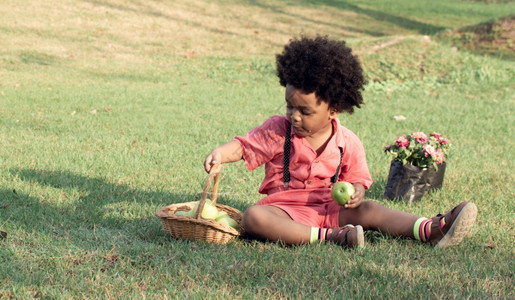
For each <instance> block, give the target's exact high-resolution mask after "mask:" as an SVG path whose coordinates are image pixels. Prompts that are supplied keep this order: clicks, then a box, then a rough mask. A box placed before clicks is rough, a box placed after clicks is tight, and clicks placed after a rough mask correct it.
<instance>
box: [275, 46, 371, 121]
mask: <svg viewBox="0 0 515 300" xmlns="http://www.w3.org/2000/svg"><path fill="white" fill-rule="evenodd" d="M276 63H277V76H278V77H279V82H280V84H281V85H282V86H286V85H287V84H290V85H292V86H294V87H295V88H297V89H300V90H302V91H303V92H304V93H306V94H310V93H313V92H314V93H315V95H316V96H317V97H318V98H319V99H320V100H321V101H324V102H327V103H328V104H329V107H330V108H332V109H334V110H336V111H338V112H342V111H346V112H348V113H349V114H352V113H353V112H354V106H356V107H357V108H360V105H361V104H362V103H363V97H362V95H361V91H362V90H363V86H364V85H365V84H366V80H365V78H364V76H363V69H362V67H361V64H360V62H359V60H358V58H357V56H355V55H353V54H352V50H351V49H350V48H349V47H347V46H346V45H345V42H344V41H334V40H329V39H328V38H327V37H326V36H317V37H315V38H308V37H305V36H302V37H300V38H293V39H291V40H290V41H289V43H288V44H286V45H285V46H284V49H283V52H282V53H281V54H278V55H277V56H276Z"/></svg>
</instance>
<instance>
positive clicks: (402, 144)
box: [395, 135, 409, 148]
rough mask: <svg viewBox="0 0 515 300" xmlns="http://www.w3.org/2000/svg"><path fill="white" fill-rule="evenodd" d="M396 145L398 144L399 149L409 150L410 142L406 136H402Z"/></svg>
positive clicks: (396, 141)
mask: <svg viewBox="0 0 515 300" xmlns="http://www.w3.org/2000/svg"><path fill="white" fill-rule="evenodd" d="M395 144H397V146H398V147H399V148H408V146H409V140H408V138H406V136H405V135H402V136H400V137H398V138H397V139H396V140H395Z"/></svg>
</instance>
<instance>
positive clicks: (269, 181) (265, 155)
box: [235, 116, 372, 195]
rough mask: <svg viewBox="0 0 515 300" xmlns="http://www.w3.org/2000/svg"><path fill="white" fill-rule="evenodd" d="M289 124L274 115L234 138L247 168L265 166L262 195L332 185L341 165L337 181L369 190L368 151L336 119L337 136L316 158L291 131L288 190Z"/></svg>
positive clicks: (308, 147)
mask: <svg viewBox="0 0 515 300" xmlns="http://www.w3.org/2000/svg"><path fill="white" fill-rule="evenodd" d="M287 124H288V121H287V119H286V117H284V116H273V117H271V118H270V119H268V120H266V121H265V122H264V123H263V124H262V125H260V126H258V127H256V128H254V129H252V130H251V131H250V132H248V133H247V134H246V135H245V136H243V137H235V140H237V141H238V142H240V144H241V146H242V148H243V159H244V161H245V165H246V167H247V168H248V169H249V170H250V171H252V170H254V169H256V168H257V167H259V166H261V165H263V164H264V165H265V178H264V179H263V183H262V184H261V187H260V188H259V192H260V193H262V194H267V195H271V194H274V193H277V192H280V191H285V190H302V189H303V190H311V191H312V190H313V189H324V188H328V187H330V186H331V177H332V176H334V174H335V173H336V169H337V167H338V165H339V163H340V150H339V148H341V149H342V150H343V158H342V165H341V169H340V174H339V177H338V181H348V182H351V183H361V184H362V185H363V186H364V187H365V188H366V189H368V188H369V187H370V185H371V184H372V178H371V176H370V173H369V171H368V166H367V162H366V157H365V151H364V149H363V145H362V144H361V141H360V140H359V138H358V137H357V136H356V135H355V134H354V133H353V132H352V131H350V130H349V129H347V128H345V127H343V126H342V125H341V124H340V121H339V120H338V118H335V119H333V126H334V128H335V131H334V134H333V136H332V137H331V139H330V140H329V142H328V144H327V146H326V148H325V149H324V151H323V152H322V153H321V154H320V155H317V153H316V152H315V150H313V148H312V147H311V145H310V144H309V143H308V142H307V141H306V140H305V139H304V138H303V137H300V136H298V135H296V134H295V133H294V131H293V129H292V128H289V130H291V131H292V135H291V137H292V138H291V145H292V147H291V151H290V177H291V181H290V183H289V185H288V187H284V183H283V153H284V141H285V135H286V130H287Z"/></svg>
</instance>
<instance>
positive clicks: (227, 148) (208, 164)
mask: <svg viewBox="0 0 515 300" xmlns="http://www.w3.org/2000/svg"><path fill="white" fill-rule="evenodd" d="M242 158H243V149H242V147H241V144H240V143H239V142H238V141H235V140H232V141H230V142H228V143H225V144H223V145H222V146H220V147H217V148H215V149H214V150H213V151H211V153H209V155H208V156H207V157H206V159H205V160H204V169H205V170H206V172H208V173H209V171H211V168H212V167H213V166H214V165H216V164H223V163H228V162H235V161H239V160H241V159H242ZM219 168H220V167H219ZM216 172H220V170H216Z"/></svg>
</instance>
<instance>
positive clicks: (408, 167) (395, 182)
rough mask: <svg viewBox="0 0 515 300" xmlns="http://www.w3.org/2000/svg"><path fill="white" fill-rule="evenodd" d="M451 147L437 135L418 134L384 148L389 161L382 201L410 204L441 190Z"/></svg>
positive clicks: (445, 139)
mask: <svg viewBox="0 0 515 300" xmlns="http://www.w3.org/2000/svg"><path fill="white" fill-rule="evenodd" d="M450 146H451V144H450V142H449V140H448V139H447V138H444V137H443V136H442V135H441V134H439V133H436V132H433V133H431V134H430V135H429V136H428V135H426V134H425V133H424V132H421V131H417V132H413V133H412V134H410V135H402V136H399V137H398V138H397V139H396V140H395V143H394V144H391V145H388V146H386V147H384V151H385V153H387V154H389V155H390V156H391V158H392V162H391V164H390V172H389V174H388V181H387V183H386V188H385V192H384V198H387V199H396V198H400V199H403V200H405V201H408V202H413V201H417V200H419V199H420V198H422V196H424V195H425V194H427V193H429V192H430V191H431V190H434V189H440V188H441V187H442V184H443V177H444V173H445V166H446V162H445V158H446V156H447V152H448V151H449V148H450Z"/></svg>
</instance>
